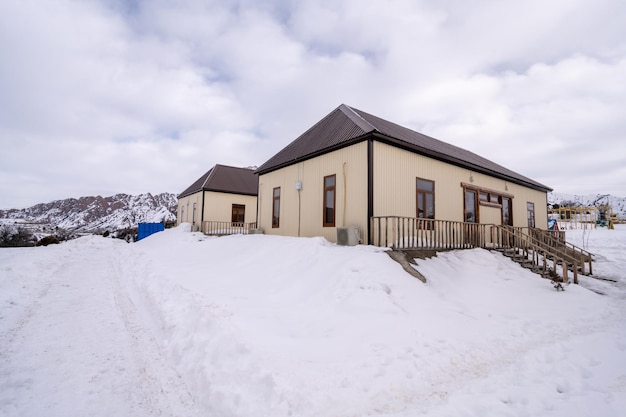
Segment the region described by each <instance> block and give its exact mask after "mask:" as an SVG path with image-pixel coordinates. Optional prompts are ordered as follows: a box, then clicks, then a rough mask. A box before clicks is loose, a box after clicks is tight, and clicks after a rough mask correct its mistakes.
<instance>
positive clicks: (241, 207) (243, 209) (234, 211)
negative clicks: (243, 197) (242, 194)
mask: <svg viewBox="0 0 626 417" xmlns="http://www.w3.org/2000/svg"><path fill="white" fill-rule="evenodd" d="M239 211H241V221H237V220H236V219H235V215H237V218H239ZM230 220H231V225H232V226H235V225H238V224H240V225H244V224H245V222H246V205H245V204H232V206H231V210H230Z"/></svg>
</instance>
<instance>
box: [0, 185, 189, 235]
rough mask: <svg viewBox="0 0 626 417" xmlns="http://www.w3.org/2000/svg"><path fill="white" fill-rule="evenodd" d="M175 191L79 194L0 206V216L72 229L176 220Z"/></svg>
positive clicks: (92, 229) (90, 230) (87, 230)
mask: <svg viewBox="0 0 626 417" xmlns="http://www.w3.org/2000/svg"><path fill="white" fill-rule="evenodd" d="M176 205H177V200H176V195H175V194H171V193H161V194H156V195H152V194H150V193H147V194H140V195H135V196H133V195H127V194H116V195H114V196H110V197H101V196H96V197H80V198H78V199H76V198H68V199H65V200H57V201H53V202H51V203H43V204H37V205H34V206H32V207H29V208H25V209H11V210H0V218H4V219H13V220H18V221H21V222H31V223H43V224H48V225H50V226H52V227H59V228H62V229H65V230H69V231H74V232H101V231H105V230H109V231H115V230H119V229H124V228H127V227H136V226H137V223H140V222H162V221H166V222H167V221H174V220H176Z"/></svg>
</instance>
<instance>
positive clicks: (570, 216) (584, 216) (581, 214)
mask: <svg viewBox="0 0 626 417" xmlns="http://www.w3.org/2000/svg"><path fill="white" fill-rule="evenodd" d="M548 218H549V219H551V220H556V221H557V224H558V228H559V229H560V230H576V229H582V230H586V229H595V228H597V227H607V228H608V229H614V228H615V227H614V224H615V222H616V221H617V220H618V219H617V216H616V215H615V214H614V213H613V208H612V207H611V206H609V205H598V206H558V205H557V206H555V207H553V208H549V209H548Z"/></svg>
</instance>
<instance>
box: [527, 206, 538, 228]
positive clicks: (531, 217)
mask: <svg viewBox="0 0 626 417" xmlns="http://www.w3.org/2000/svg"><path fill="white" fill-rule="evenodd" d="M526 218H527V219H528V227H530V228H535V227H536V222H535V203H533V202H531V201H527V202H526Z"/></svg>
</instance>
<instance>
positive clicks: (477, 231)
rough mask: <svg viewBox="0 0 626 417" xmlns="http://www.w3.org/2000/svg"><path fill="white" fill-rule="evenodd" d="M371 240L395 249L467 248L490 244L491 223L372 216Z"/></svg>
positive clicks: (372, 242) (378, 244) (374, 243)
mask: <svg viewBox="0 0 626 417" xmlns="http://www.w3.org/2000/svg"><path fill="white" fill-rule="evenodd" d="M370 226H371V227H370V234H371V236H370V243H371V244H373V245H376V246H387V247H391V248H394V249H468V248H484V247H489V246H490V245H491V244H492V241H491V233H490V229H491V227H492V225H490V224H479V223H463V222H453V221H447V220H434V219H417V218H413V217H400V216H378V217H372V218H371V225H370Z"/></svg>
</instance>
